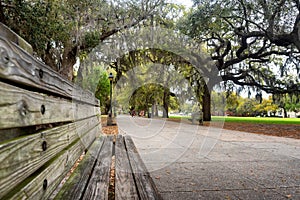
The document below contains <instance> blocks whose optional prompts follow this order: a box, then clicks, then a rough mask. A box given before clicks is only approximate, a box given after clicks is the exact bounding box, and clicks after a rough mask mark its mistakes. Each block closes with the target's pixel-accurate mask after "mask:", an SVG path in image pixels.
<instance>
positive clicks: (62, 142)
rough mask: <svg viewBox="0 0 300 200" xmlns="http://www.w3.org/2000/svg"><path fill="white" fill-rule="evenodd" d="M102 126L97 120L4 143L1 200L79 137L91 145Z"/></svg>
mask: <svg viewBox="0 0 300 200" xmlns="http://www.w3.org/2000/svg"><path fill="white" fill-rule="evenodd" d="M98 125H99V122H98V119H97V118H96V117H93V118H90V119H87V120H83V121H79V122H76V123H71V124H67V125H63V126H61V127H56V128H52V129H49V130H46V131H43V132H40V133H36V134H33V135H30V136H25V137H22V138H19V139H15V140H13V141H9V142H6V143H2V144H0V163H1V165H0V198H1V196H3V195H5V194H6V193H7V191H8V190H10V189H11V188H13V187H14V186H16V185H17V184H19V183H20V182H21V181H23V180H25V179H26V178H27V177H28V176H29V175H31V174H32V173H33V172H35V171H36V170H37V169H38V168H40V167H41V166H42V165H44V164H45V163H46V162H48V161H49V160H50V159H52V158H53V157H55V156H56V155H57V154H58V153H60V152H61V151H62V150H63V149H64V148H66V147H67V146H68V145H69V144H71V143H72V142H73V141H75V140H76V139H77V138H80V140H81V142H82V143H83V144H84V145H86V146H88V145H90V144H91V142H92V141H93V140H94V139H95V137H96V135H97V134H99V127H98ZM43 144H44V145H45V147H46V149H45V151H43Z"/></svg>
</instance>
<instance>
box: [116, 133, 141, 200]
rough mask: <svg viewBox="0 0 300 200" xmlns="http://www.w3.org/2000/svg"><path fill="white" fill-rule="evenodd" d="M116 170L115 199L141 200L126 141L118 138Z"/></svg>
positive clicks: (120, 137) (119, 136)
mask: <svg viewBox="0 0 300 200" xmlns="http://www.w3.org/2000/svg"><path fill="white" fill-rule="evenodd" d="M115 155H116V169H115V173H116V174H115V177H116V180H115V199H117V200H118V199H120V200H123V199H139V196H138V193H137V190H136V185H135V182H134V178H133V175H132V171H131V166H130V163H129V160H128V156H127V152H126V148H125V144H124V139H123V137H122V136H121V135H118V136H117V139H116V144H115Z"/></svg>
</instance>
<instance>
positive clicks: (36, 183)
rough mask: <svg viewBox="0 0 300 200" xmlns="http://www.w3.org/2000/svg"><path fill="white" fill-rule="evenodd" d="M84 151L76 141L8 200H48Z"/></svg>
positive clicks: (83, 147)
mask: <svg viewBox="0 0 300 200" xmlns="http://www.w3.org/2000/svg"><path fill="white" fill-rule="evenodd" d="M84 150H85V146H84V145H83V144H82V143H81V141H80V140H78V142H76V143H75V144H74V145H72V146H71V147H70V148H69V149H68V150H64V151H63V152H62V153H61V155H60V156H59V157H57V158H56V159H55V160H54V161H53V162H51V163H50V164H49V165H48V166H47V167H46V168H45V169H44V170H43V171H42V172H41V173H39V174H38V175H37V176H36V177H35V178H34V179H33V180H31V181H30V182H29V183H28V184H26V185H25V187H23V188H18V190H16V191H13V193H14V195H13V196H12V197H11V198H10V199H13V200H16V199H49V196H50V195H51V194H52V192H53V191H54V190H55V189H56V188H57V186H58V185H59V184H60V182H61V181H62V179H63V178H64V177H65V176H66V174H67V173H68V172H69V171H70V169H71V167H72V166H73V165H74V164H75V162H76V160H77V159H78V158H79V157H80V155H82V153H83V151H84ZM45 180H47V188H46V189H43V183H44V181H45Z"/></svg>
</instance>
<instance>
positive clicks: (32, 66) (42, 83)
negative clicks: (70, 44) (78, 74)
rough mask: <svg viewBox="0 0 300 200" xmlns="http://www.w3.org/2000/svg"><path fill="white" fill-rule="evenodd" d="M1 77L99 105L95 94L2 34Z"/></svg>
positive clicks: (0, 50)
mask: <svg viewBox="0 0 300 200" xmlns="http://www.w3.org/2000/svg"><path fill="white" fill-rule="evenodd" d="M0 78H2V79H5V80H9V81H10V82H14V83H16V84H18V85H24V86H26V87H28V86H29V87H30V88H32V89H31V90H39V91H41V90H42V91H45V92H47V93H51V94H57V95H61V96H64V97H66V98H68V99H74V100H77V101H82V102H86V103H89V104H92V105H96V106H99V101H98V100H97V99H96V98H95V97H94V94H93V93H91V92H89V91H85V90H83V89H81V88H80V87H79V86H76V85H74V84H73V83H72V82H70V81H68V80H66V79H64V78H63V77H61V75H60V74H58V73H57V72H56V71H54V70H53V69H51V68H50V67H48V66H46V65H45V64H43V63H41V62H40V61H38V60H37V59H35V58H33V57H32V56H31V55H30V54H28V53H27V52H25V51H23V50H22V49H21V48H20V47H19V46H17V45H16V44H14V43H12V42H10V41H8V40H6V39H5V38H4V37H2V36H0Z"/></svg>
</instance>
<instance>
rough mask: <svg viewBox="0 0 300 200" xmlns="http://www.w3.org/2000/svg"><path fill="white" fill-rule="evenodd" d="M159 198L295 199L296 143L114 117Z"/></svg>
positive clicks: (299, 161)
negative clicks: (157, 192)
mask: <svg viewBox="0 0 300 200" xmlns="http://www.w3.org/2000/svg"><path fill="white" fill-rule="evenodd" d="M117 123H118V127H119V130H120V132H121V133H122V134H128V135H131V136H132V137H133V139H134V142H135V144H136V146H137V148H138V151H139V153H140V154H141V156H142V158H143V160H144V162H145V164H146V166H147V168H148V169H149V170H150V174H151V176H152V177H153V179H154V181H155V183H156V185H157V187H158V190H159V192H160V193H161V195H162V196H163V198H164V199H172V200H177V199H186V200H188V199H249V200H253V199H272V200H273V199H300V140H296V139H289V138H279V137H271V136H265V135H256V134H251V133H246V132H237V131H229V130H223V129H218V128H212V127H202V126H197V125H189V124H185V123H175V122H167V121H164V120H157V119H145V118H138V117H137V118H132V117H130V116H125V115H124V116H122V115H121V116H119V117H118V118H117Z"/></svg>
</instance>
